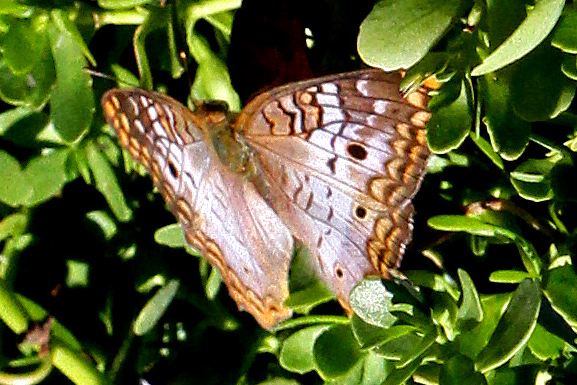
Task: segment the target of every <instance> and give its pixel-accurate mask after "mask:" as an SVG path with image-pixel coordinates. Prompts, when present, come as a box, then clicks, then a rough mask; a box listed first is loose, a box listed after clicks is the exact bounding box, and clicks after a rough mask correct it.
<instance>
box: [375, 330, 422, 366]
mask: <svg viewBox="0 0 577 385" xmlns="http://www.w3.org/2000/svg"><path fill="white" fill-rule="evenodd" d="M398 331H401V332H405V333H404V334H403V333H400V335H399V336H398V337H396V338H393V339H391V340H388V341H386V342H384V343H383V344H381V345H379V346H377V347H376V348H375V349H374V352H375V353H377V354H378V355H380V356H383V357H384V358H386V359H388V360H395V361H398V360H400V359H401V357H403V356H404V355H405V354H407V353H408V352H409V351H411V350H413V349H414V347H415V346H417V345H418V344H419V342H420V341H421V337H419V336H418V335H417V334H416V333H406V330H403V329H398ZM392 333H393V334H397V331H392Z"/></svg>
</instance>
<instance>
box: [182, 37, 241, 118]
mask: <svg viewBox="0 0 577 385" xmlns="http://www.w3.org/2000/svg"><path fill="white" fill-rule="evenodd" d="M188 45H189V47H190V52H191V53H192V55H193V56H194V59H195V60H196V61H197V62H198V69H197V70H196V76H195V78H194V83H193V84H192V88H191V97H192V98H193V99H197V100H223V101H225V102H226V103H227V104H228V106H229V108H230V110H231V111H239V110H240V98H239V96H238V94H237V93H236V91H235V90H234V88H233V87H232V84H231V81H230V75H229V73H228V68H227V67H226V65H225V64H224V63H223V61H222V60H220V58H218V57H217V56H216V55H215V54H214V53H213V52H212V51H211V50H210V48H209V45H208V43H207V42H206V41H204V40H203V39H202V38H200V36H197V35H196V34H195V33H194V32H192V33H191V35H190V36H188Z"/></svg>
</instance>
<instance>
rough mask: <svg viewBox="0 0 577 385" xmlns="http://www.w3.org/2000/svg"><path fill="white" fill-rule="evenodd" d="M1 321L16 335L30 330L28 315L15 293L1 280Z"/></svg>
mask: <svg viewBox="0 0 577 385" xmlns="http://www.w3.org/2000/svg"><path fill="white" fill-rule="evenodd" d="M0 319H2V322H3V323H4V324H5V325H6V326H8V327H9V328H10V329H11V330H12V331H13V332H14V333H15V334H21V333H24V332H25V331H26V329H28V321H29V320H28V314H27V312H26V310H25V309H24V307H23V306H22V304H21V303H20V301H19V300H18V298H17V297H16V296H15V295H14V293H13V292H12V291H10V290H8V288H7V287H6V285H5V283H4V280H3V279H2V280H0Z"/></svg>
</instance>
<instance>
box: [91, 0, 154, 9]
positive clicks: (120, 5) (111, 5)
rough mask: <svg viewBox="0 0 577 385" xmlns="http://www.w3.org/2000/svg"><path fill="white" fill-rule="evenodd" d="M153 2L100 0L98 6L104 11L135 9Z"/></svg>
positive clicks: (148, 0) (143, 0) (144, 0)
mask: <svg viewBox="0 0 577 385" xmlns="http://www.w3.org/2000/svg"><path fill="white" fill-rule="evenodd" d="M151 2H152V0H98V6H99V7H101V8H104V9H124V8H134V7H138V6H140V5H145V4H148V3H151Z"/></svg>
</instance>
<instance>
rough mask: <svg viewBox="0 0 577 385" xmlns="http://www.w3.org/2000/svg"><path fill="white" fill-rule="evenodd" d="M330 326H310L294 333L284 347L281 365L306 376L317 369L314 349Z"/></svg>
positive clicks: (281, 353)
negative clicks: (319, 338) (318, 339)
mask: <svg viewBox="0 0 577 385" xmlns="http://www.w3.org/2000/svg"><path fill="white" fill-rule="evenodd" d="M329 327H330V326H329V325H316V326H310V327H307V328H304V329H301V330H299V331H297V332H296V333H293V334H292V335H291V336H290V337H288V338H287V339H286V340H285V341H284V342H283V345H282V348H281V350H280V355H279V363H280V364H281V366H282V367H283V368H285V369H286V370H289V371H291V372H295V373H299V374H304V373H307V372H310V371H311V370H313V369H315V360H314V354H313V347H314V345H315V343H316V340H317V338H318V337H319V336H320V335H321V334H322V333H323V332H325V331H326V330H327V329H328V328H329Z"/></svg>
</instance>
